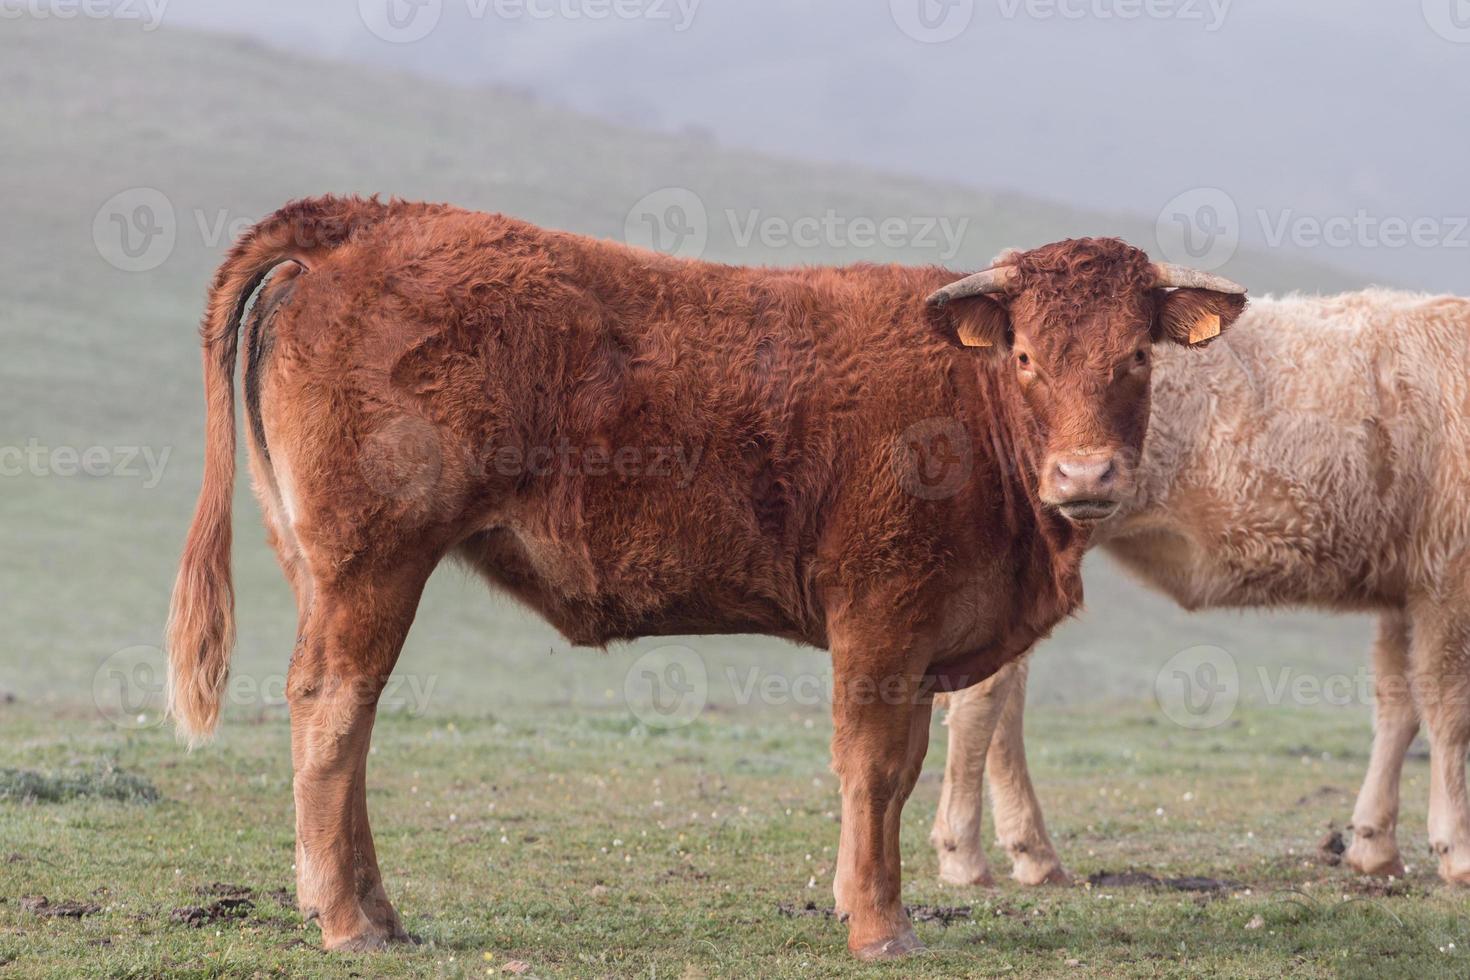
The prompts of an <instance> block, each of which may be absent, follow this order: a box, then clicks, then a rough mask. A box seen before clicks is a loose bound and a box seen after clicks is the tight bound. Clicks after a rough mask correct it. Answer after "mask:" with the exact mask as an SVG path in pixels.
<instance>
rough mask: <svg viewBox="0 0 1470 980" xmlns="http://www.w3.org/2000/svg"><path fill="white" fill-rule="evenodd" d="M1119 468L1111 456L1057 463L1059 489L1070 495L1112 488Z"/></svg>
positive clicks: (1074, 459)
mask: <svg viewBox="0 0 1470 980" xmlns="http://www.w3.org/2000/svg"><path fill="white" fill-rule="evenodd" d="M1117 474H1118V467H1117V464H1116V462H1115V461H1114V459H1113V458H1112V457H1111V456H1107V457H1101V458H1099V457H1097V456H1091V457H1089V456H1073V457H1070V458H1066V459H1059V460H1057V462H1056V473H1055V476H1056V480H1057V484H1058V487H1059V488H1060V489H1062V490H1063V491H1064V492H1067V493H1070V494H1081V493H1090V492H1096V491H1099V490H1103V489H1106V488H1107V487H1110V486H1112V484H1113V482H1114V480H1115V478H1116V477H1117Z"/></svg>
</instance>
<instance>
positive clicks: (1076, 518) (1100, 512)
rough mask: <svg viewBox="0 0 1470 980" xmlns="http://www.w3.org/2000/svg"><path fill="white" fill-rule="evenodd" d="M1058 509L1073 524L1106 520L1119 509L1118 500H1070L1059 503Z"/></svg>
mask: <svg viewBox="0 0 1470 980" xmlns="http://www.w3.org/2000/svg"><path fill="white" fill-rule="evenodd" d="M1057 510H1059V511H1061V512H1062V516H1063V517H1065V518H1066V519H1067V520H1069V521H1071V522H1072V523H1073V524H1096V523H1097V522H1098V521H1105V520H1107V519H1108V518H1109V517H1112V516H1113V515H1114V514H1115V513H1117V511H1118V502H1117V501H1116V500H1069V501H1067V502H1066V503H1064V504H1057Z"/></svg>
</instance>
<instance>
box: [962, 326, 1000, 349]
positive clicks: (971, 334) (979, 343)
mask: <svg viewBox="0 0 1470 980" xmlns="http://www.w3.org/2000/svg"><path fill="white" fill-rule="evenodd" d="M959 336H960V343H962V344H964V345H965V346H966V347H994V346H995V345H994V344H992V343H991V342H990V341H988V340H986V339H985V338H984V337H982V336H980V334H978V333H976V332H975V328H974V327H973V326H972V325H970V324H968V323H961V324H960V329H959Z"/></svg>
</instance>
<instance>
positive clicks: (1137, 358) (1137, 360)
mask: <svg viewBox="0 0 1470 980" xmlns="http://www.w3.org/2000/svg"><path fill="white" fill-rule="evenodd" d="M1133 363H1134V364H1137V365H1138V366H1139V367H1142V366H1143V365H1145V364H1147V363H1148V351H1146V350H1142V349H1140V350H1139V351H1138V352H1137V353H1135V354H1134V355H1133Z"/></svg>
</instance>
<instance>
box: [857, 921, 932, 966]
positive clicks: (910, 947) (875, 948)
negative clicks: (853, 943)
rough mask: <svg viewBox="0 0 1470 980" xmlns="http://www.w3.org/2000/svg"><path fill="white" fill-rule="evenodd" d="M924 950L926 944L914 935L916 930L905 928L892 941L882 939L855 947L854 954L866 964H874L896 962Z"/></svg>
mask: <svg viewBox="0 0 1470 980" xmlns="http://www.w3.org/2000/svg"><path fill="white" fill-rule="evenodd" d="M923 948H924V944H923V943H921V942H919V937H918V936H916V935H914V930H913V929H911V928H908V927H905V928H904V930H903V931H902V932H900V933H899V934H898V935H897V936H894V937H892V938H891V939H882V940H879V941H878V942H874V943H867V944H866V945H864V946H861V947H853V948H852V954H853V955H854V956H856V957H857V958H858V959H860V960H862V961H863V962H865V963H872V962H875V961H877V960H896V959H898V958H899V957H902V956H907V955H908V954H910V953H914V952H917V951H919V950H921V949H923Z"/></svg>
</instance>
